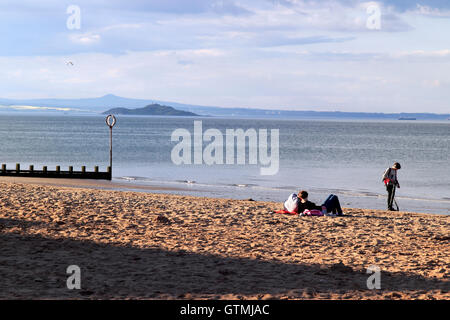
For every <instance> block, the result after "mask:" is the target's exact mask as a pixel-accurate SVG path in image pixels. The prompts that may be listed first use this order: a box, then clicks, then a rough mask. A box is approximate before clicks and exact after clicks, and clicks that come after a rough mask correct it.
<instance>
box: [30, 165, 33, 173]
mask: <svg viewBox="0 0 450 320" xmlns="http://www.w3.org/2000/svg"><path fill="white" fill-rule="evenodd" d="M33 171H34V166H33V165H32V164H30V172H33Z"/></svg>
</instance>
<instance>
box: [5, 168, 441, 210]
mask: <svg viewBox="0 0 450 320" xmlns="http://www.w3.org/2000/svg"><path fill="white" fill-rule="evenodd" d="M0 183H21V184H30V185H42V186H53V187H67V188H81V189H83V188H87V189H94V190H106V191H120V192H142V193H150V194H151V193H160V194H167V195H181V196H193V197H201V198H203V197H207V198H219V199H224V200H237V201H239V200H243V199H249V198H253V199H255V201H262V202H275V203H282V202H284V200H280V201H276V200H275V201H274V200H272V199H266V200H264V199H257V198H254V196H255V195H252V194H250V193H248V194H245V195H244V196H241V197H238V196H237V195H236V194H233V193H232V192H229V193H226V194H227V195H228V194H229V195H230V196H224V195H223V194H222V193H220V196H216V195H214V194H217V192H212V191H210V190H209V191H208V190H206V189H205V186H204V185H202V184H200V185H196V184H195V183H194V184H186V185H181V186H178V185H179V184H181V183H175V182H171V181H168V182H167V184H165V183H163V182H154V183H153V184H141V183H136V181H133V182H123V180H122V181H121V179H119V178H113V180H112V181H108V180H92V179H59V178H28V177H12V176H0ZM174 184H175V185H174ZM177 184H178V185H177ZM226 187H228V188H229V187H233V186H226ZM235 187H238V186H235ZM320 192H321V193H323V191H320ZM330 192H332V191H331V190H330ZM335 192H336V191H335ZM285 193H286V197H287V196H288V195H289V194H290V193H292V191H287V190H286V192H285ZM316 193H319V191H318V190H317V191H316ZM243 194H244V193H243ZM311 194H313V192H311ZM334 194H337V195H339V193H334ZM344 194H345V192H344ZM342 197H344V196H342ZM346 197H347V198H348V197H349V196H348V195H347V196H346ZM367 197H368V198H369V199H373V198H374V196H367ZM339 198H341V195H339ZM357 198H358V197H355V198H354V199H357ZM361 198H364V197H361ZM396 199H398V200H404V201H407V200H408V199H409V200H417V199H410V198H408V197H402V196H398V197H396ZM449 200H450V199H449ZM449 200H442V201H441V200H435V199H420V201H421V202H431V203H436V202H438V203H441V202H446V201H449ZM366 201H367V200H366ZM313 202H314V201H313ZM319 202H320V201H316V203H319ZM363 202H364V201H363ZM372 202H373V201H372ZM382 202H383V206H384V203H385V200H384V199H383V201H382ZM449 204H450V202H449ZM341 205H342V206H345V203H344V202H342V203H341ZM347 205H348V203H347ZM352 208H354V209H362V210H379V211H385V210H384V209H380V208H377V207H376V206H375V207H370V206H369V207H368V206H361V207H358V206H356V207H352ZM443 211H444V209H442V208H435V209H434V210H433V209H431V208H425V209H423V211H417V210H416V211H413V210H405V211H402V210H401V212H410V213H423V214H432V215H446V216H450V213H444V212H443Z"/></svg>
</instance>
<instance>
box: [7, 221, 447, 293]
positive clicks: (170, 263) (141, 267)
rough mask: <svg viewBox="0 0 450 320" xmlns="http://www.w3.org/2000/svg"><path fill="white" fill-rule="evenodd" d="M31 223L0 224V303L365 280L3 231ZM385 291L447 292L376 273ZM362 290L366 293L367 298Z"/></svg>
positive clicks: (361, 275) (361, 286)
mask: <svg viewBox="0 0 450 320" xmlns="http://www.w3.org/2000/svg"><path fill="white" fill-rule="evenodd" d="M27 224H28V226H31V225H32V224H33V223H29V222H25V221H17V220H8V219H0V226H1V228H0V248H1V255H0V274H1V280H2V281H0V298H2V299H5V298H6V299H17V298H18V299H23V298H31V299H33V298H40V299H48V298H50V299H59V298H63V299H67V298H69V299H70V298H81V299H84V298H91V299H92V298H93V299H96V298H102V299H108V298H119V299H122V298H161V297H162V298H167V297H171V298H175V299H181V298H186V297H189V295H194V296H195V297H205V298H215V297H216V298H217V297H219V295H228V294H231V295H236V297H239V296H240V295H245V296H254V297H258V296H259V295H261V296H262V295H263V294H271V295H278V296H282V295H286V297H290V298H294V297H296V298H307V297H309V298H314V297H315V296H317V295H318V294H320V295H321V296H323V294H325V295H326V294H330V293H340V294H345V293H348V292H355V291H360V292H367V294H374V293H373V292H374V291H373V290H368V289H367V286H366V281H367V278H368V277H369V275H368V274H366V273H365V270H364V271H362V270H361V271H357V270H353V269H352V268H351V267H349V266H345V265H342V264H336V265H332V266H327V267H326V266H320V265H304V264H298V263H297V264H289V263H281V262H277V261H262V260H255V259H248V258H230V257H222V256H217V255H212V254H198V253H189V252H170V251H167V250H163V249H160V248H148V249H140V248H136V247H132V246H125V247H123V246H115V245H111V244H99V243H94V242H92V241H81V240H71V239H49V238H44V237H41V236H29V235H22V234H20V232H8V233H6V232H5V230H6V228H8V227H15V226H19V228H27V227H28V226H27ZM69 265H78V266H79V267H80V268H81V278H82V280H81V286H82V289H81V290H68V289H67V287H66V280H67V278H68V277H69V275H68V274H66V268H67V267H68V266H69ZM381 283H382V289H383V290H378V294H379V293H382V292H383V291H384V292H387V291H405V290H414V291H419V290H420V291H422V290H424V291H429V290H442V291H448V289H449V287H448V282H444V281H440V280H437V279H428V278H424V277H421V276H418V275H408V274H402V273H389V272H382V279H381ZM369 291H370V292H369Z"/></svg>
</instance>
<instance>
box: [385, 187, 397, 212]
mask: <svg viewBox="0 0 450 320" xmlns="http://www.w3.org/2000/svg"><path fill="white" fill-rule="evenodd" d="M386 190H387V192H388V198H387V205H388V209H393V207H392V205H393V204H394V197H395V186H394V185H393V184H388V185H387V186H386Z"/></svg>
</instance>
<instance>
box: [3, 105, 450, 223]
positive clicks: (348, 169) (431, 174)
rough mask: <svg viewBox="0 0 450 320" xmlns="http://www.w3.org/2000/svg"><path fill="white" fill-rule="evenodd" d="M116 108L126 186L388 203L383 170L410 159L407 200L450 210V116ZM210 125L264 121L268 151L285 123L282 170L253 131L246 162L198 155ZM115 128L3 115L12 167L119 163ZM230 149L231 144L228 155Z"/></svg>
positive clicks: (402, 198) (218, 129)
mask: <svg viewBox="0 0 450 320" xmlns="http://www.w3.org/2000/svg"><path fill="white" fill-rule="evenodd" d="M116 118H117V123H116V125H115V126H114V128H113V130H112V136H113V146H112V148H113V165H112V167H113V182H120V189H121V190H135V191H141V192H164V193H174V194H182V195H195V196H205V197H216V198H230V199H250V198H251V199H253V200H256V201H276V202H279V203H280V205H279V206H278V207H276V208H274V209H280V208H282V203H283V202H284V201H285V200H286V199H287V197H288V196H289V195H290V194H291V193H294V192H298V191H299V190H307V191H308V192H309V194H310V196H309V198H310V200H311V201H313V202H315V203H316V204H321V203H322V202H323V201H324V200H325V199H326V197H327V196H328V195H329V194H335V195H337V196H338V197H339V199H340V201H341V204H342V206H344V207H352V208H362V209H386V198H387V192H386V190H385V187H384V185H383V183H382V174H383V172H384V171H385V169H386V168H388V167H390V166H392V164H393V163H394V162H400V163H401V165H402V169H401V170H399V171H398V179H399V182H400V185H401V188H400V189H397V193H396V201H397V203H398V205H399V207H400V210H401V211H410V212H423V213H435V214H447V215H448V214H450V121H440V122H439V121H412V120H411V121H398V120H397V121H395V120H379V121H378V120H344V119H325V120H324V119H245V118H231V117H230V118H219V117H136V116H117V117H116ZM196 121H197V124H198V123H201V129H202V131H201V134H200V136H201V137H200V138H199V137H198V135H197V136H195V130H194V122H196ZM177 129H178V131H176V130H177ZM208 129H213V131H211V130H210V131H209V132H214V133H215V134H216V135H217V134H222V135H223V140H224V141H225V140H226V133H227V130H238V129H242V130H244V131H246V130H249V129H250V130H255V132H257V133H258V136H257V138H258V141H263V140H264V139H262V137H263V136H261V135H260V133H261V132H262V131H266V132H267V135H268V139H266V141H267V142H268V152H269V153H268V154H267V155H270V152H272V151H274V150H275V147H274V146H275V145H272V144H271V143H272V141H271V137H274V140H273V142H274V143H275V140H276V139H275V136H274V135H272V134H271V133H272V132H275V131H272V130H276V131H277V132H278V135H279V139H278V150H279V151H278V152H279V156H278V159H279V162H278V165H277V170H276V172H275V174H272V175H263V174H261V168H263V167H267V165H264V164H263V162H261V161H260V159H259V158H258V161H257V163H252V164H250V163H249V162H250V158H251V157H250V153H251V152H255V151H256V152H257V154H258V155H259V154H261V153H263V152H262V151H261V150H260V149H261V148H260V146H259V144H258V145H252V146H249V140H248V141H247V140H246V141H247V143H246V147H245V155H246V157H245V159H244V160H245V163H240V164H238V161H237V160H238V159H237V158H236V157H237V156H238V152H237V149H236V150H235V151H236V152H234V157H231V156H232V155H231V156H230V157H231V158H229V159H228V160H235V161H225V160H224V162H225V164H215V163H214V164H210V163H205V161H202V162H201V163H198V161H197V163H194V145H195V141H197V147H199V144H198V141H200V143H203V144H201V145H200V147H201V150H205V148H207V147H208V145H211V143H212V141H213V140H211V141H207V140H208V139H204V136H202V133H205V132H206V131H207V130H208ZM180 130H181V131H180ZM109 131H110V129H109V127H108V126H107V125H106V123H105V117H104V116H102V115H95V116H94V115H93V116H75V115H70V114H67V115H47V114H39V115H37V114H25V113H23V114H9V113H4V114H1V115H0V163H5V164H7V166H8V168H11V169H13V168H15V164H16V163H20V164H21V167H22V168H27V167H28V166H29V165H31V164H33V165H34V166H35V169H37V170H38V169H40V167H41V166H43V165H46V166H48V169H49V170H52V168H54V167H55V166H56V165H60V166H61V170H67V167H68V166H74V170H80V168H81V166H82V165H85V166H87V169H88V170H93V168H94V166H99V167H100V169H101V170H102V171H104V170H106V167H107V166H108V165H109V147H110V146H109V134H110V132H109ZM174 132H184V133H185V137H184V138H185V139H186V140H183V142H186V144H185V146H188V145H189V143H190V144H191V147H192V148H191V149H192V153H191V154H190V157H191V159H192V163H191V164H187V163H181V164H178V163H176V162H177V161H174V158H173V152H174V148H175V147H176V146H177V145H178V146H179V144H180V143H181V141H182V140H181V138H178V139H179V140H178V139H173V137H172V135H173V134H174ZM187 133H188V134H190V137H189V136H186V134H187ZM184 138H183V139H184ZM188 138H189V139H188ZM195 139H197V140H195ZM198 139H200V140H198ZM173 140H174V141H173ZM188 140H189V143H188ZM202 140H203V142H201V141H202ZM219 140H220V139H219ZM214 141H215V140H214ZM258 143H259V142H258ZM272 149H274V150H272ZM186 150H187V149H186ZM217 150H218V149H217ZM217 150H216V152H217ZM263 151H264V150H263ZM178 154H179V155H180V154H181V153H178ZM230 154H231V153H230ZM273 154H274V153H272V155H273ZM183 155H187V153H186V154H184V153H183ZM214 155H216V154H215V153H214ZM219 155H220V153H219ZM226 156H227V155H226V149H225V148H224V149H223V159H226ZM241 162H242V159H241ZM266 164H267V162H266ZM142 185H144V186H152V187H155V188H156V189H158V187H161V190H160V191H159V190H151V191H145V190H144V191H143V189H142V188H138V187H139V186H142ZM163 189H164V190H163Z"/></svg>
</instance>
